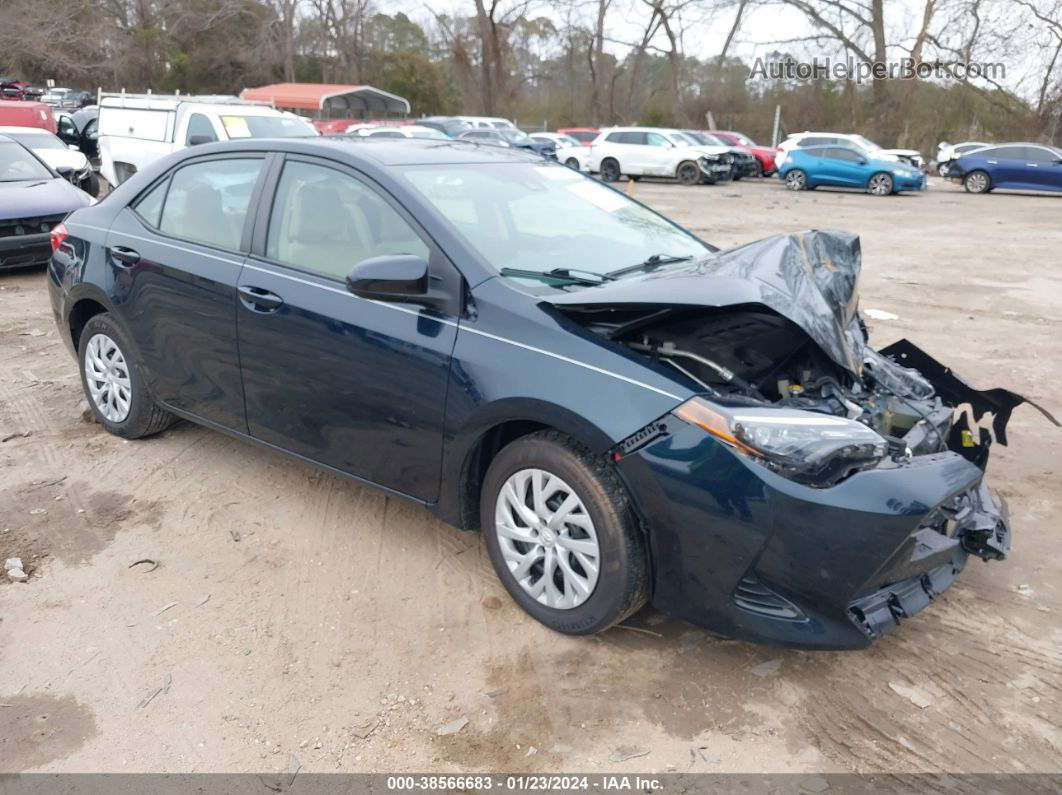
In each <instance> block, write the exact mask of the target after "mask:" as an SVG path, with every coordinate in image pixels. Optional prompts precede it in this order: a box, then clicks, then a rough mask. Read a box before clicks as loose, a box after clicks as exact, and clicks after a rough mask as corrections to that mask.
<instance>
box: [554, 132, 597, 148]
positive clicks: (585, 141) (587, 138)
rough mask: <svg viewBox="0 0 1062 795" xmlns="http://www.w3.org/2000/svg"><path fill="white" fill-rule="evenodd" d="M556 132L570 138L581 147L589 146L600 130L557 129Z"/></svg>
mask: <svg viewBox="0 0 1062 795" xmlns="http://www.w3.org/2000/svg"><path fill="white" fill-rule="evenodd" d="M557 132H559V133H560V134H561V135H568V136H571V137H572V138H574V139H575V140H576V141H578V142H579V143H581V144H582V145H583V146H590V144H591V143H593V141H594V139H595V138H597V134H598V133H599V132H601V130H599V129H597V128H596V127H564V128H561V129H558V130H557Z"/></svg>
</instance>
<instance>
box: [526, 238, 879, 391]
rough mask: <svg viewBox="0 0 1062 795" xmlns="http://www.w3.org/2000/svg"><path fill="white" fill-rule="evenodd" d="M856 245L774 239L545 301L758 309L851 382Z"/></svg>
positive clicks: (856, 351)
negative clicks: (789, 327) (787, 326)
mask: <svg viewBox="0 0 1062 795" xmlns="http://www.w3.org/2000/svg"><path fill="white" fill-rule="evenodd" d="M861 262H862V257H861V252H860V246H859V238H858V237H857V236H856V235H851V234H848V233H847V232H837V231H825V230H823V231H817V230H811V231H807V232H796V233H793V234H788V235H774V236H773V237H767V238H764V239H763V240H758V241H756V242H754V243H748V244H746V245H744V246H738V247H737V248H732V249H728V250H726V251H719V252H716V253H714V254H710V255H708V256H707V257H703V258H701V259H698V260H694V261H691V262H688V263H682V264H677V265H665V266H663V267H662V268H661V269H660V270H658V271H656V272H654V273H647V274H644V275H641V276H637V277H627V278H624V279H620V280H618V281H615V282H609V283H607V284H604V285H602V286H600V287H588V288H586V289H583V290H579V291H578V292H573V293H565V294H563V295H557V296H551V297H549V298H547V299H546V300H548V301H549V302H550V303H552V304H554V305H556V306H572V307H576V306H593V305H624V304H626V305H631V306H634V305H638V304H642V305H661V304H670V305H674V306H711V307H721V306H735V305H738V304H763V305H764V306H767V307H769V308H770V309H773V310H774V311H775V312H777V313H778V314H779V315H782V316H783V317H785V318H788V319H789V320H791V321H793V322H794V323H796V324H797V325H798V326H800V327H801V328H802V329H804V331H805V332H807V334H808V336H809V337H811V339H812V340H814V341H815V343H816V344H818V345H819V347H821V348H822V350H823V351H825V353H826V354H827V355H828V356H829V357H830V358H831V359H833V360H834V361H835V362H836V363H837V364H839V365H840V366H841V367H843V368H845V369H846V370H848V371H849V372H851V373H853V374H854V375H857V376H858V375H859V374H860V373H861V372H862V370H863V362H864V358H865V356H866V350H867V348H866V340H865V337H864V335H863V331H862V329H861V328H860V326H859V319H858V293H857V286H858V281H859V269H860V266H861Z"/></svg>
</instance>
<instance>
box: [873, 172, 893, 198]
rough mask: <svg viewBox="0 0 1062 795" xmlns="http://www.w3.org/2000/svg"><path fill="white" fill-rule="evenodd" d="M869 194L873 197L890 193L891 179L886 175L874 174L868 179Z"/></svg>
mask: <svg viewBox="0 0 1062 795" xmlns="http://www.w3.org/2000/svg"><path fill="white" fill-rule="evenodd" d="M870 192H871V193H873V194H874V195H875V196H888V195H889V194H890V193H892V178H891V177H890V176H889V175H888V174H875V175H874V176H872V177H871V178H870Z"/></svg>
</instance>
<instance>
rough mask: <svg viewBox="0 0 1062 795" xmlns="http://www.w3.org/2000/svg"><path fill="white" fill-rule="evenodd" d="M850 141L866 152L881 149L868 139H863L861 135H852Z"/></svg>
mask: <svg viewBox="0 0 1062 795" xmlns="http://www.w3.org/2000/svg"><path fill="white" fill-rule="evenodd" d="M852 140H853V141H855V142H856V144H858V145H859V146H861V147H863V148H864V149H866V150H867V151H868V152H876V151H878V150H879V149H881V147H880V146H878V145H877V144H876V143H874V142H873V141H871V140H870V139H869V138H864V137H863V136H862V135H854V136H852Z"/></svg>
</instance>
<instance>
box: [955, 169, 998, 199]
mask: <svg viewBox="0 0 1062 795" xmlns="http://www.w3.org/2000/svg"><path fill="white" fill-rule="evenodd" d="M962 186H963V187H964V188H966V191H967V192H968V193H988V191H990V190H992V178H991V177H990V176H988V172H987V171H982V170H981V169H978V170H977V171H971V172H970V173H969V174H967V175H966V176H965V177H963V179H962Z"/></svg>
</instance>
